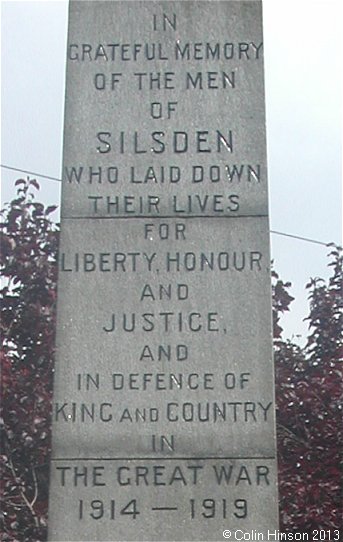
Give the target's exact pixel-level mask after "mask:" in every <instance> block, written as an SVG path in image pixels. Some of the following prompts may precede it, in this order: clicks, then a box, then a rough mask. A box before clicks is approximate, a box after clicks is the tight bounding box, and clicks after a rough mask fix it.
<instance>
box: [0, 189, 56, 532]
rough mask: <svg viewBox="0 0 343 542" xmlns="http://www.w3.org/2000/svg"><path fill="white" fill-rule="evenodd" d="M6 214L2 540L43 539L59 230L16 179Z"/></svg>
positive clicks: (3, 235)
mask: <svg viewBox="0 0 343 542" xmlns="http://www.w3.org/2000/svg"><path fill="white" fill-rule="evenodd" d="M16 185H17V187H18V191H17V197H16V198H15V199H14V200H13V201H12V202H11V203H9V204H8V205H7V206H6V207H5V209H4V210H3V211H2V212H1V219H2V220H1V223H0V228H1V229H0V234H1V255H0V264H1V273H2V277H3V278H2V283H1V306H2V317H1V337H2V350H1V367H2V379H1V397H2V418H1V446H2V448H1V461H2V488H1V497H2V502H3V505H2V515H3V517H2V520H3V528H2V532H3V540H4V541H5V540H8V541H11V542H14V541H16V540H18V541H33V540H44V539H45V538H46V514H47V481H48V463H49V454H50V433H51V430H50V404H51V388H52V369H53V349H54V330H55V302H56V279H57V265H56V255H57V243H58V228H57V226H56V225H55V224H54V223H53V222H52V221H51V220H50V214H51V212H52V211H53V210H54V209H55V207H47V208H45V207H44V205H43V204H41V203H37V202H36V201H35V198H34V192H33V190H34V189H35V188H36V189H37V188H39V186H38V183H37V181H35V180H27V181H25V180H23V179H19V180H18V181H17V182H16Z"/></svg>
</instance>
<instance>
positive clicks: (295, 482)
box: [0, 179, 342, 542]
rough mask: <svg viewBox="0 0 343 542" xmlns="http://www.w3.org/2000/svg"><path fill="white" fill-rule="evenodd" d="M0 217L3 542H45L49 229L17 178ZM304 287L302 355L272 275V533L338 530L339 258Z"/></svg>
mask: <svg viewBox="0 0 343 542" xmlns="http://www.w3.org/2000/svg"><path fill="white" fill-rule="evenodd" d="M16 185H17V197H16V198H15V199H14V200H13V201H12V202H10V203H9V204H7V205H6V207H5V209H4V210H3V211H2V212H1V218H2V220H1V224H0V233H1V255H0V265H1V271H2V276H3V279H2V283H1V291H0V293H1V302H2V320H1V334H2V351H1V367H2V380H1V394H2V418H1V437H2V438H1V445H2V448H1V462H2V480H3V484H2V489H1V500H2V522H3V526H2V532H3V538H2V540H4V541H8V542H9V541H11V542H16V541H18V542H33V541H43V540H45V539H46V525H47V499H48V463H49V456H50V405H51V393H52V373H53V353H54V331H55V307H56V281H57V264H56V262H57V247H58V232H59V228H58V225H56V224H54V222H53V221H52V220H51V219H50V214H51V213H52V212H53V211H54V210H55V207H54V206H50V207H47V208H46V207H45V206H44V205H43V204H42V203H38V202H36V201H35V197H34V193H33V190H34V189H38V188H39V186H38V183H37V181H35V180H30V179H27V180H23V179H19V180H18V181H17V182H16ZM329 257H330V262H329V266H330V267H331V269H332V275H331V277H330V278H329V280H328V281H324V280H322V279H319V278H315V279H311V280H310V282H309V283H308V285H307V286H306V288H307V289H308V292H309V302H310V311H309V316H308V318H307V320H308V324H309V336H308V341H307V344H306V346H305V347H304V348H300V347H299V346H298V345H296V344H294V343H292V342H291V341H285V340H284V339H283V338H282V327H281V317H282V314H283V313H285V312H286V311H288V310H289V307H290V304H291V302H292V300H293V297H292V296H291V295H290V293H289V290H290V287H291V284H290V283H287V282H286V283H284V282H283V281H282V280H281V279H280V278H279V276H278V275H277V273H276V272H275V271H273V273H272V279H273V281H272V289H273V323H274V353H275V371H276V399H277V424H278V425H277V429H278V454H279V493H280V519H281V524H280V530H281V531H298V532H299V531H300V532H304V533H305V532H308V533H311V531H312V529H314V528H317V529H337V528H339V527H340V488H339V480H340V478H339V452H340V446H341V437H342V435H341V423H340V422H341V414H342V410H341V409H342V403H341V381H342V370H341V365H340V361H341V358H342V340H341V330H342V251H341V249H340V248H338V247H335V246H332V248H331V251H330V254H329Z"/></svg>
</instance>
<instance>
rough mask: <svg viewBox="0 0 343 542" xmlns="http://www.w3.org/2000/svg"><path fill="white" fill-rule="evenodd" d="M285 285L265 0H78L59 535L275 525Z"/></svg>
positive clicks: (59, 392)
mask: <svg viewBox="0 0 343 542" xmlns="http://www.w3.org/2000/svg"><path fill="white" fill-rule="evenodd" d="M270 290H271V287H270V254H269V222H268V191H267V168H266V141H265V106H264V76H263V37H262V6H261V3H260V2H259V1H233V0H226V1H100V0H95V1H74V0H72V1H71V2H70V8H69V32H68V44H67V79H66V103H65V128H64V156H63V187H62V225H61V245H60V254H59V285H58V322H57V345H56V362H55V376H54V399H53V412H52V415H53V447H52V462H51V483H50V505H49V506H50V511H49V540H50V541H68V542H70V541H124V540H130V541H134V540H136V541H153V540H155V541H167V540H168V541H211V540H223V539H228V540H237V539H239V540H267V539H268V532H269V533H275V532H276V530H277V529H278V519H277V518H278V515H277V509H278V500H277V489H276V487H277V482H276V476H277V473H276V450H275V420H274V408H275V407H274V382H273V361H272V343H271V341H272V336H271V295H270ZM243 536H244V537H245V538H243ZM247 536H249V537H250V538H247ZM239 537H241V538H239Z"/></svg>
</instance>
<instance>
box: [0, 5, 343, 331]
mask: <svg viewBox="0 0 343 542" xmlns="http://www.w3.org/2000/svg"><path fill="white" fill-rule="evenodd" d="M263 4H264V42H265V47H264V54H265V78H266V108H267V139H268V167H269V192H270V216H271V229H272V230H276V231H280V232H285V233H289V234H294V235H299V236H303V237H308V238H311V239H316V240H319V241H323V242H330V241H335V242H339V243H341V205H342V196H341V187H342V174H341V155H342V144H341V137H342V100H341V96H342V64H343V59H342V20H343V13H342V7H341V4H342V2H341V0H340V1H336V0H317V1H316V0H297V1H294V2H293V1H291V0H265V1H264V3H263ZM1 8H2V10H1V11H2V158H1V163H2V164H6V165H9V166H13V167H18V168H23V169H26V170H30V171H35V172H39V173H42V174H45V175H51V176H53V177H59V178H60V176H61V169H62V164H61V162H62V129H63V109H64V83H65V49H66V33H67V2H64V1H59V2H54V1H52V2H50V1H43V2H31V1H27V2H26V1H25V2H24V1H19V2H14V1H13V2H12V1H2V2H1ZM1 173H2V202H4V201H9V200H10V199H11V198H12V196H13V195H14V188H13V183H14V181H15V179H16V178H18V176H20V174H18V173H15V172H9V171H6V170H5V169H2V170H1ZM38 180H39V181H40V184H41V187H42V189H41V192H40V196H39V197H40V198H41V199H42V200H44V201H46V202H47V203H56V202H59V193H60V183H58V182H54V181H51V180H44V179H38ZM271 240H272V257H273V258H274V260H275V267H276V269H277V270H278V272H279V274H280V275H281V277H282V278H283V279H284V280H289V281H291V282H292V283H293V288H292V294H293V295H294V296H295V298H296V301H295V302H294V303H293V308H292V314H291V315H290V316H289V317H288V318H287V319H286V320H285V321H284V325H285V331H286V336H288V337H291V336H292V335H295V334H299V333H300V334H304V333H305V332H306V325H305V324H303V323H302V319H303V318H304V317H305V316H306V315H307V302H306V293H305V290H304V285H305V284H306V282H307V281H308V279H309V278H310V277H311V276H327V273H328V271H327V267H326V264H327V260H326V253H327V249H326V248H325V247H323V246H321V245H316V244H313V243H307V242H303V241H297V240H295V239H291V238H286V237H281V236H279V235H275V234H272V236H271Z"/></svg>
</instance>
